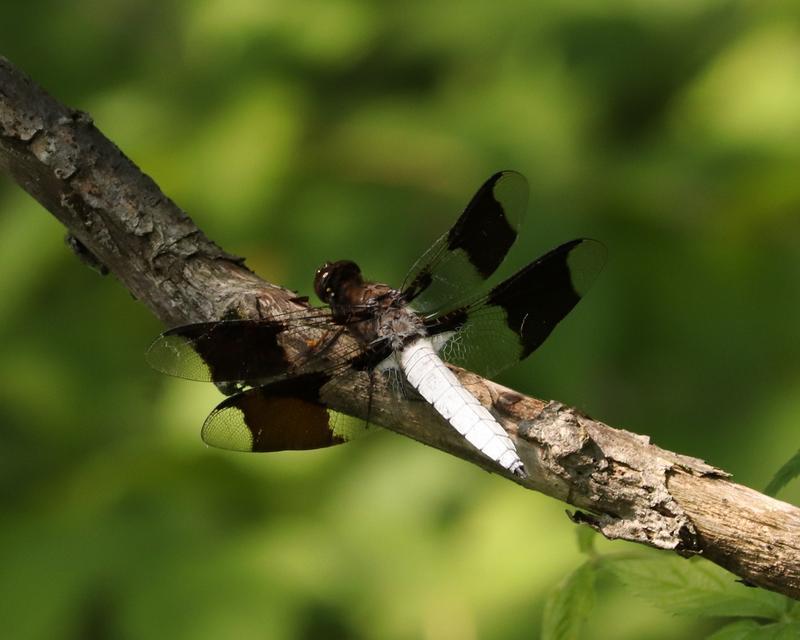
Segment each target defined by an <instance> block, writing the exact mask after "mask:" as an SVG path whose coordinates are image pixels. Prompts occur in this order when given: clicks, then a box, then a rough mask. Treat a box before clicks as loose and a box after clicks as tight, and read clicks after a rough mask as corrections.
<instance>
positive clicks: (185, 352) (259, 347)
mask: <svg viewBox="0 0 800 640" xmlns="http://www.w3.org/2000/svg"><path fill="white" fill-rule="evenodd" d="M330 328H331V317H330V312H329V311H328V310H327V309H306V310H302V311H297V312H292V313H288V314H283V315H280V316H276V317H274V318H272V319H269V320H225V321H218V322H201V323H197V324H188V325H183V326H180V327H175V328H173V329H170V330H168V331H166V332H164V333H162V334H161V335H160V336H159V337H158V338H156V340H155V341H154V342H153V344H151V345H150V348H149V349H148V350H147V354H146V358H147V362H148V363H149V364H150V366H152V367H153V368H154V369H156V370H158V371H161V372H162V373H166V374H169V375H172V376H177V377H179V378H187V379H189V380H199V381H201V382H217V383H222V382H247V381H253V380H266V379H269V378H273V377H276V376H279V375H283V374H285V373H286V372H287V370H288V368H289V366H290V362H289V359H288V358H287V351H286V348H287V347H288V346H290V344H291V343H292V341H294V342H293V345H292V346H294V347H295V348H296V349H297V348H299V349H301V350H302V347H303V345H304V344H305V343H307V346H308V353H309V355H310V354H311V353H313V352H315V349H316V352H318V351H319V347H320V345H321V344H324V341H325V339H326V337H328V338H330V339H334V336H333V334H332V333H331V330H330ZM301 334H302V336H303V337H302V338H301V337H300V336H301Z"/></svg>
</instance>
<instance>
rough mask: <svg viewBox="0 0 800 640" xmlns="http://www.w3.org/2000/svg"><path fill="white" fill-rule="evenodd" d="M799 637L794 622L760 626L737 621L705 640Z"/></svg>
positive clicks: (792, 638)
mask: <svg viewBox="0 0 800 640" xmlns="http://www.w3.org/2000/svg"><path fill="white" fill-rule="evenodd" d="M798 637H800V625H798V624H797V623H796V622H778V623H776V624H765V625H760V624H758V623H757V622H756V621H755V620H739V621H737V622H733V623H731V624H729V625H726V626H724V627H722V628H721V629H720V630H719V631H717V632H716V633H714V634H712V635H710V636H708V638H706V640H795V639H796V638H798Z"/></svg>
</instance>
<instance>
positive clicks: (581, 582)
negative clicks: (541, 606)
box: [542, 562, 596, 640]
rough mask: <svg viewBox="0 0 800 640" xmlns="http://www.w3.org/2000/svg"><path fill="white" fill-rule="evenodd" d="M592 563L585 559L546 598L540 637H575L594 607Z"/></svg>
mask: <svg viewBox="0 0 800 640" xmlns="http://www.w3.org/2000/svg"><path fill="white" fill-rule="evenodd" d="M595 573H596V570H595V565H594V563H592V562H585V563H584V564H582V565H581V566H580V567H578V568H577V569H575V571H573V572H572V573H571V574H569V575H568V576H567V577H566V578H565V579H564V580H563V581H562V582H561V583H560V584H559V585H558V586H557V587H556V588H555V590H553V592H552V593H551V594H550V596H549V597H548V598H547V604H546V605H545V610H544V619H543V620H542V640H575V639H576V638H578V637H579V634H580V631H581V629H582V628H583V624H584V622H585V621H586V618H588V617H589V613H590V612H591V610H592V607H593V606H594V582H595Z"/></svg>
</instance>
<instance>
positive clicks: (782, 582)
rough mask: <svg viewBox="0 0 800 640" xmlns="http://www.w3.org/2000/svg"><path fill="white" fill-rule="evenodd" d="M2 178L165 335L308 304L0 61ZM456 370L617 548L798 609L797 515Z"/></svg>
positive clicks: (538, 486) (431, 429)
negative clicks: (701, 568) (701, 566)
mask: <svg viewBox="0 0 800 640" xmlns="http://www.w3.org/2000/svg"><path fill="white" fill-rule="evenodd" d="M0 169H2V171H4V172H5V173H7V174H8V175H9V176H11V178H13V179H14V180H15V181H16V182H17V183H18V184H19V185H20V186H21V187H22V188H23V189H25V190H26V191H27V192H28V193H30V194H31V195H32V196H33V197H34V198H36V199H37V200H38V201H39V202H40V203H41V204H42V205H43V206H44V207H45V208H47V209H48V210H49V211H50V212H51V213H52V214H53V215H54V216H56V218H58V219H59V220H60V221H61V222H62V223H63V224H64V226H65V227H66V228H67V230H68V231H69V233H70V234H71V235H72V236H73V237H74V238H75V239H76V240H77V242H72V244H73V247H74V248H77V249H78V253H79V255H81V256H82V257H83V258H84V259H85V260H86V261H87V262H89V263H91V264H94V265H95V266H96V267H97V266H98V265H104V266H105V267H106V268H107V269H108V270H109V271H110V272H111V273H113V274H114V276H116V277H117V278H118V279H119V280H120V281H121V282H122V284H123V285H124V286H125V287H126V288H128V289H129V290H130V291H131V293H132V294H133V295H134V296H136V298H137V299H139V300H141V301H142V302H143V303H144V304H146V305H147V306H148V307H149V309H150V310H151V311H152V312H153V313H154V314H155V315H156V316H157V317H158V318H160V319H161V320H162V321H163V322H164V324H166V325H167V326H175V325H178V324H185V323H190V322H199V321H204V320H214V319H219V318H223V317H225V318H231V317H236V318H264V317H269V316H271V315H275V314H278V313H282V312H286V311H290V310H293V309H300V308H302V306H303V302H302V301H301V300H297V299H296V297H295V294H294V293H293V292H291V291H288V290H287V289H284V288H282V287H279V286H276V285H273V284H270V283H268V282H265V281H264V280H262V279H261V278H259V277H258V276H257V275H255V274H254V273H252V272H251V271H250V270H249V269H247V268H246V267H245V266H244V264H243V261H242V260H241V259H240V258H237V257H236V256H233V255H230V254H228V253H226V252H225V251H223V250H222V249H221V248H219V247H218V246H217V245H215V244H214V243H213V242H211V241H210V240H209V239H208V238H207V237H206V236H205V235H204V234H203V233H202V232H201V231H200V230H199V229H198V228H197V227H196V226H195V224H194V223H193V222H192V220H191V219H190V218H189V217H188V216H187V215H186V213H184V212H183V211H182V210H181V209H180V208H179V207H178V206H177V205H176V204H175V203H174V202H172V201H171V200H170V199H169V198H167V197H166V196H165V195H164V194H163V193H161V191H160V190H159V188H158V186H157V185H156V184H155V182H153V180H152V179H150V178H149V177H148V176H146V175H144V174H143V173H142V172H141V171H140V169H139V168H138V167H137V166H136V165H135V164H134V163H133V162H131V161H130V160H129V159H128V158H127V157H125V155H124V154H123V153H122V152H121V151H120V150H119V149H118V148H117V147H116V146H115V145H114V144H113V143H112V142H111V141H110V140H108V139H107V138H105V137H104V136H103V134H102V133H100V131H98V129H97V128H96V127H95V126H94V125H93V123H92V119H91V118H90V117H89V116H88V115H87V114H85V113H82V112H80V111H75V110H73V109H70V108H68V107H66V106H64V105H62V104H60V103H59V102H58V101H56V100H55V99H54V98H52V97H51V96H49V95H48V94H47V93H46V92H45V91H44V90H43V89H42V88H40V87H39V86H38V85H36V84H35V83H34V82H33V81H32V80H31V79H30V78H28V77H27V76H26V75H24V74H23V73H22V72H21V71H19V70H18V69H16V68H15V67H14V66H13V65H11V64H10V63H9V62H8V61H7V60H6V59H4V58H0ZM454 371H456V373H457V374H458V375H459V377H460V379H461V380H462V381H463V382H464V383H465V384H466V385H467V386H468V388H469V389H470V390H471V391H472V392H474V393H475V395H476V396H477V397H478V398H479V399H480V400H481V401H482V402H484V404H486V405H491V406H492V408H493V409H494V411H495V413H496V414H497V415H498V417H499V418H500V420H501V422H502V424H503V425H504V426H505V428H506V429H507V430H508V432H509V433H510V434H511V437H512V438H513V439H514V441H515V442H516V445H517V449H518V450H519V453H520V456H521V457H522V460H523V461H524V463H525V466H526V467H527V469H528V470H529V472H530V473H531V475H530V477H529V478H527V479H526V480H522V481H520V480H518V479H517V478H515V477H513V476H511V475H508V476H507V477H508V479H509V480H512V481H515V482H518V483H519V484H521V485H523V486H524V487H526V488H528V489H535V490H537V491H541V492H542V493H545V494H547V495H549V496H553V497H554V498H557V499H559V500H563V501H564V502H567V503H569V504H571V505H573V506H575V507H577V508H578V509H580V510H582V511H577V512H576V513H575V514H574V515H573V519H574V520H576V521H579V522H583V523H587V524H589V525H590V526H592V527H594V528H595V529H597V530H598V531H600V532H602V533H603V535H605V536H606V537H608V538H617V539H622V540H630V541H633V542H639V543H642V544H646V545H649V546H652V547H657V548H661V549H670V550H672V551H675V552H677V553H680V554H682V555H693V554H702V555H703V556H705V557H706V558H708V559H709V560H711V561H713V562H715V563H717V564H719V565H721V566H723V567H725V568H726V569H729V570H730V571H732V572H733V573H735V574H736V575H738V576H739V577H741V578H742V579H744V580H745V581H747V582H749V583H752V584H755V585H759V586H762V587H764V588H767V589H771V590H774V591H778V592H780V593H784V594H786V595H788V596H791V597H793V598H798V599H800V509H798V508H796V507H794V506H792V505H789V504H786V503H784V502H780V501H778V500H775V499H773V498H770V497H768V496H765V495H763V494H760V493H758V492H756V491H753V490H752V489H748V488H747V487H743V486H741V485H737V484H735V483H733V482H731V481H730V480H729V479H728V474H727V473H725V472H724V471H721V470H719V469H716V468H714V467H712V466H710V465H708V464H706V463H705V462H703V461H702V460H698V459H696V458H690V457H687V456H682V455H679V454H677V453H672V452H669V451H665V450H663V449H660V448H659V447H656V446H654V445H652V444H650V442H649V439H648V438H647V437H646V436H639V435H635V434H633V433H630V432H627V431H623V430H619V429H614V428H612V427H609V426H608V425H605V424H603V423H602V422H599V421H597V420H593V419H592V418H589V417H588V416H585V415H583V414H581V413H580V412H579V411H577V410H576V409H573V408H570V407H567V406H564V405H562V404H560V403H558V402H546V401H542V400H537V399H535V398H531V397H528V396H524V395H522V394H520V393H518V392H516V391H512V390H511V389H507V388H505V387H502V386H500V385H498V384H495V383H494V382H491V381H489V380H485V379H483V378H480V377H479V376H477V375H475V374H473V373H470V372H468V371H462V370H457V369H455V368H454ZM365 385H366V383H365V381H363V380H361V381H358V380H356V381H355V383H354V386H353V387H352V388H350V389H348V390H347V392H343V391H342V390H341V389H332V390H331V391H330V393H329V398H328V399H329V401H330V403H331V405H332V406H333V407H334V408H336V409H339V410H343V411H348V412H350V413H352V414H354V415H360V416H362V417H364V416H365V415H366V412H367V407H366V400H365V398H366V386H365ZM390 395H391V394H390V393H389V391H388V390H387V389H385V388H379V389H378V390H377V392H376V397H375V398H374V406H373V414H372V420H373V421H375V422H377V423H380V424H382V425H384V426H386V427H388V428H390V429H392V430H394V431H396V432H398V433H401V434H403V435H406V436H408V437H410V438H414V439H415V440H418V441H420V442H422V443H424V444H427V445H430V446H433V447H436V448H438V449H441V450H443V451H446V452H448V453H450V454H452V455H455V456H458V457H459V458H463V459H465V460H468V461H470V462H472V463H474V464H477V465H479V466H481V467H483V468H485V469H486V470H488V471H491V472H494V473H502V470H501V469H499V468H498V467H497V466H496V465H493V464H491V463H490V462H489V461H488V460H486V459H485V458H483V457H482V456H481V455H480V454H479V453H477V452H476V451H475V450H473V449H472V448H471V447H470V446H469V445H468V444H467V443H466V442H465V441H464V440H463V439H462V438H460V437H459V436H458V435H457V434H456V433H455V431H454V430H453V429H451V428H449V427H447V426H446V425H445V424H444V422H443V421H442V420H441V419H440V418H439V417H438V416H437V415H436V414H435V412H434V411H433V410H432V409H431V408H430V407H428V406H427V405H426V404H425V403H422V402H419V403H405V406H404V407H403V409H402V412H401V413H400V412H398V408H397V405H396V404H393V403H392V402H391V398H390Z"/></svg>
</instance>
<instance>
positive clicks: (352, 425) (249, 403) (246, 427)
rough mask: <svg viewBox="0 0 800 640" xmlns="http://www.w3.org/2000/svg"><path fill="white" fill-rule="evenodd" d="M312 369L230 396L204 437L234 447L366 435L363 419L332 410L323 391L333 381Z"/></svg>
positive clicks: (298, 444)
mask: <svg viewBox="0 0 800 640" xmlns="http://www.w3.org/2000/svg"><path fill="white" fill-rule="evenodd" d="M330 380H331V376H330V375H329V374H325V373H312V374H305V375H300V376H296V377H294V378H291V379H287V380H279V381H277V382H274V383H271V384H268V385H265V386H262V387H257V388H255V389H249V390H248V391H243V392H241V393H238V394H236V395H235V396H231V397H230V398H227V399H226V400H224V401H223V402H221V403H220V404H219V405H218V406H217V408H216V409H214V411H213V412H212V413H211V415H209V416H208V418H207V419H206V421H205V424H203V430H202V437H203V441H204V442H205V443H206V444H208V445H210V446H213V447H217V448H220V449H228V450H232V451H295V450H305V449H321V448H324V447H331V446H334V445H337V444H342V443H344V442H348V441H349V440H352V439H353V438H355V437H358V436H359V435H361V434H362V433H363V432H364V431H365V429H366V425H365V423H364V421H363V420H360V419H359V418H355V417H353V416H349V415H346V414H343V413H338V412H336V411H333V410H331V409H328V408H327V406H326V405H325V403H324V402H323V401H322V400H321V398H320V391H321V389H322V387H323V386H324V385H326V384H327V383H328V382H330Z"/></svg>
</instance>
